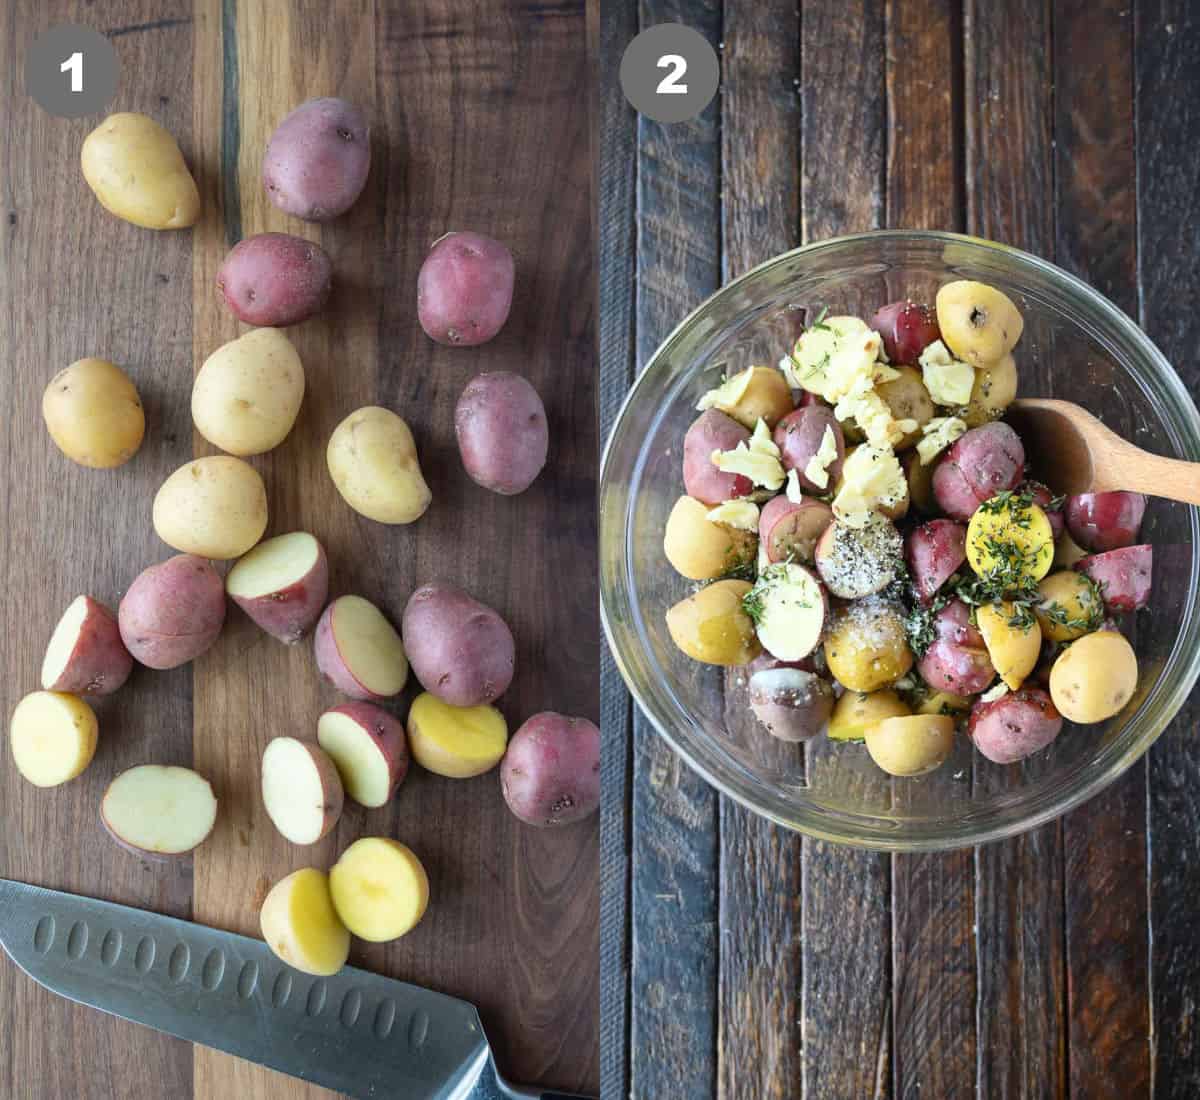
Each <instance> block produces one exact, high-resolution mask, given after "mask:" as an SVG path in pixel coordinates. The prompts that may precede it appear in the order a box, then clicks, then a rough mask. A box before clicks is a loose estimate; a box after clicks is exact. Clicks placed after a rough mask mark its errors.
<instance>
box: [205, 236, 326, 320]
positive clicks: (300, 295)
mask: <svg viewBox="0 0 1200 1100" xmlns="http://www.w3.org/2000/svg"><path fill="white" fill-rule="evenodd" d="M332 281H333V264H332V263H331V261H330V259H329V255H328V253H327V252H326V251H325V249H323V248H322V247H321V246H320V245H319V244H316V243H314V242H313V241H306V240H304V238H303V237H293V236H291V235H289V234H287V233H259V234H257V235H256V236H253V237H245V238H243V239H242V240H241V241H239V242H238V243H237V244H236V245H234V247H233V251H232V252H230V253H229V255H228V256H226V257H225V261H224V262H223V263H222V264H221V267H220V269H219V270H218V271H217V289H218V290H219V291H220V292H221V295H222V296H223V297H224V299H225V304H226V305H227V306H229V308H230V310H231V311H232V313H233V315H234V316H235V317H236V318H237V319H238V320H239V321H245V322H246V324H248V325H257V326H259V327H266V328H281V327H283V326H284V325H295V324H298V323H299V322H300V321H305V320H307V319H308V318H309V317H311V316H312V315H313V314H314V313H316V312H317V310H319V309H320V308H321V307H322V306H323V305H324V304H325V300H326V299H327V298H328V297H329V290H330V287H331V286H332Z"/></svg>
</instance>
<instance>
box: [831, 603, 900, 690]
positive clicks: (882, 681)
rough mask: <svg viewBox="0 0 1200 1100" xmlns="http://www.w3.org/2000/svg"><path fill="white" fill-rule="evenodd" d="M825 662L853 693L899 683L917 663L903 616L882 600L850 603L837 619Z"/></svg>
mask: <svg viewBox="0 0 1200 1100" xmlns="http://www.w3.org/2000/svg"><path fill="white" fill-rule="evenodd" d="M825 660H826V661H828V662H829V671H830V672H831V673H832V674H833V676H834V678H835V679H836V680H837V681H838V682H839V683H840V684H842V686H843V687H845V688H847V689H849V690H850V691H858V692H872V691H875V690H876V689H877V688H881V687H886V686H887V685H888V684H891V683H895V681H897V680H899V679H900V677H901V676H903V675H904V674H905V673H906V672H907V671H908V670H909V669H910V668H912V664H913V654H912V650H911V649H910V648H909V645H908V634H907V632H906V631H905V629H904V619H903V617H902V616H901V614H900V612H899V611H898V610H897V609H896V608H895V607H893V606H892V605H891V604H890V603H888V602H887V601H885V600H882V599H878V598H870V599H865V600H856V601H855V602H854V603H851V604H847V605H846V606H845V607H842V608H840V609H839V610H838V611H837V613H836V614H835V615H834V616H833V623H832V625H831V626H830V628H829V634H828V636H827V637H826V639H825Z"/></svg>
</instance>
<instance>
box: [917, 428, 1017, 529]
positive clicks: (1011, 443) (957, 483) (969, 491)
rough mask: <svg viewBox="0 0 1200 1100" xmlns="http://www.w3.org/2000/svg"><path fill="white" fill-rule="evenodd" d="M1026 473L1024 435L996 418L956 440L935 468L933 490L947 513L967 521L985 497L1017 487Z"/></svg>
mask: <svg viewBox="0 0 1200 1100" xmlns="http://www.w3.org/2000/svg"><path fill="white" fill-rule="evenodd" d="M1024 473H1025V448H1024V447H1023V446H1022V445H1021V440H1020V438H1019V437H1018V436H1017V433H1016V432H1014V431H1013V430H1012V428H1010V427H1009V426H1008V425H1007V424H1005V423H1003V422H1001V421H996V422H994V423H991V424H984V425H983V426H982V427H980V428H972V429H971V430H970V431H969V432H967V433H965V434H964V435H961V436H959V437H958V439H956V440H955V441H954V443H953V444H952V445H951V447H950V450H949V451H947V453H946V456H945V458H943V459H942V461H941V462H939V463H938V467H937V469H936V470H934V472H933V492H934V496H935V497H937V502H938V505H939V506H940V507H941V509H942V511H943V512H945V513H946V515H948V516H950V517H951V518H952V519H957V520H961V521H962V522H964V523H965V522H966V521H967V520H969V519H970V518H971V516H972V515H974V514H975V509H976V508H978V507H979V506H980V505H981V504H982V503H983V502H984V501H985V500H990V499H991V498H992V497H994V496H995V495H996V494H997V493H1001V492H1005V491H1007V490H1010V489H1015V488H1016V487H1017V485H1018V484H1020V481H1021V478H1022V477H1023V476H1024Z"/></svg>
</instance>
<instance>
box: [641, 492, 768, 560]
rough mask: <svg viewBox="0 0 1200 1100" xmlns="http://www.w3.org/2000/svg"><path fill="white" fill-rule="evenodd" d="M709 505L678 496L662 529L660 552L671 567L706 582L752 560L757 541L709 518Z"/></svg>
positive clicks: (747, 533) (748, 533) (752, 535)
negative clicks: (661, 550)
mask: <svg viewBox="0 0 1200 1100" xmlns="http://www.w3.org/2000/svg"><path fill="white" fill-rule="evenodd" d="M708 511H709V509H708V505H707V504H701V503H700V502H699V501H698V500H692V498H691V497H687V496H684V497H680V498H679V499H678V500H677V501H676V502H675V506H674V507H673V508H672V509H671V514H670V515H669V516H667V523H666V526H665V527H664V528H663V553H664V554H665V555H666V558H667V561H669V562H670V563H671V567H672V568H673V569H674V570H675V572H677V573H678V574H680V576H683V577H687V578H688V580H692V581H708V580H713V579H715V578H717V577H720V576H722V575H724V574H725V573H729V572H731V571H732V570H734V569H736V568H738V566H740V565H744V564H746V563H747V562H750V561H753V560H754V554H755V551H756V550H757V548H758V541H757V539H756V537H755V535H754V532H753V531H740V530H738V529H737V528H734V527H727V526H725V525H724V524H722V523H713V522H712V520H710V519H709V518H708Z"/></svg>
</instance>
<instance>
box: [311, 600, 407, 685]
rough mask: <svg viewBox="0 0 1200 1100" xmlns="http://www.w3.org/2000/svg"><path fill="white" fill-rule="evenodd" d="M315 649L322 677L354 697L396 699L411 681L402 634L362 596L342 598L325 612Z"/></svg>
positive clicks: (316, 634) (318, 628) (319, 625)
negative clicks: (407, 682) (393, 697)
mask: <svg viewBox="0 0 1200 1100" xmlns="http://www.w3.org/2000/svg"><path fill="white" fill-rule="evenodd" d="M313 649H314V651H315V653H316V658H317V668H318V669H319V670H320V672H321V675H322V676H324V677H325V679H326V680H328V681H329V682H330V683H331V684H332V685H333V686H334V687H335V688H337V690H338V691H340V692H341V693H342V694H343V695H349V696H350V698H351V699H364V700H367V699H369V700H374V701H378V700H380V699H390V698H391V697H392V696H393V695H399V694H400V692H401V690H403V688H404V684H405V682H406V681H407V680H408V660H407V658H406V656H405V652H404V645H403V644H402V642H401V640H400V635H399V634H397V633H396V628H395V627H394V626H392V624H391V623H390V622H388V620H387V618H386V617H385V616H384V614H383V612H382V611H380V610H379V608H377V607H376V606H375V605H374V604H373V603H371V602H370V601H368V600H364V599H363V598H362V597H361V596H340V597H338V599H336V600H334V601H333V603H331V604H330V605H329V606H328V607H327V608H325V613H324V614H323V615H322V616H321V619H320V622H318V623H317V630H316V633H315V634H314V635H313Z"/></svg>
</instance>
